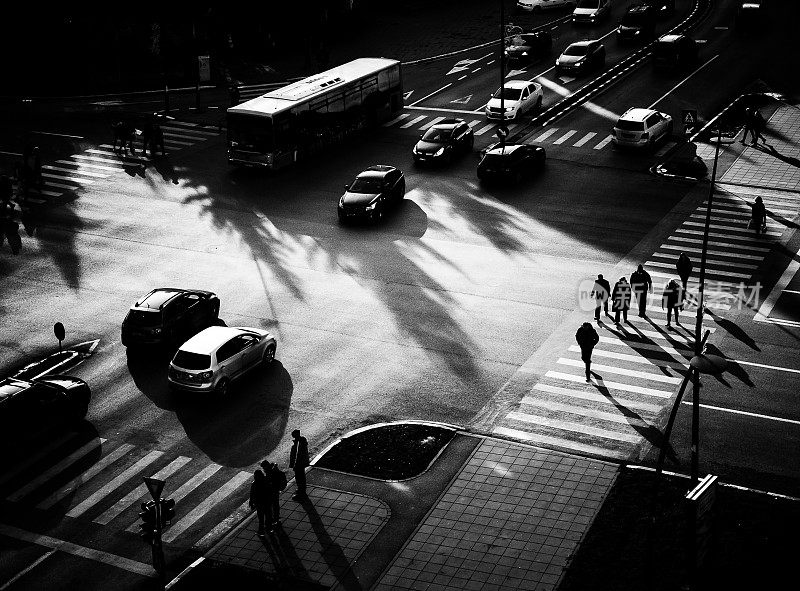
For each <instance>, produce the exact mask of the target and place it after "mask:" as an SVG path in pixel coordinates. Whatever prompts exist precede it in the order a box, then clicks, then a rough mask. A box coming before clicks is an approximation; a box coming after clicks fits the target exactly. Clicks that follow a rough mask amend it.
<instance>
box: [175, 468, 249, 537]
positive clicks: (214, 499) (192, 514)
mask: <svg viewBox="0 0 800 591" xmlns="http://www.w3.org/2000/svg"><path fill="white" fill-rule="evenodd" d="M250 478H252V474H250V472H239V473H238V474H236V476H234V477H233V478H231V479H230V480H229V481H228V482H226V483H225V484H223V485H222V486H221V487H220V488H218V489H217V490H216V491H214V492H213V493H212V494H211V495H209V496H208V497H206V498H205V499H204V500H203V502H202V503H200V504H199V505H197V506H196V507H195V508H194V509H192V510H191V511H189V513H187V514H186V515H184V516H183V518H181V519H179V520H178V521H177V522H175V523H173V524H172V525H171V526H170V528H169V529H168V530H167V531H166V533H165V534H164V535H163V536H162V537H161V539H162V540H163V541H165V542H167V543H170V542H173V541H174V540H175V538H177V537H178V536H179V535H181V534H182V533H183V532H185V531H186V530H187V529H189V528H190V527H192V525H194V524H195V523H196V522H197V521H198V520H199V519H200V518H201V517H203V516H204V515H205V514H206V513H208V510H209V509H211V507H213V506H214V505H216V504H217V503H219V502H220V501H222V500H223V499H225V498H226V497H228V496H229V495H231V494H232V493H233V492H234V491H235V490H236V489H237V488H239V487H240V486H241V485H242V484H244V483H245V482H247V481H248V480H250Z"/></svg>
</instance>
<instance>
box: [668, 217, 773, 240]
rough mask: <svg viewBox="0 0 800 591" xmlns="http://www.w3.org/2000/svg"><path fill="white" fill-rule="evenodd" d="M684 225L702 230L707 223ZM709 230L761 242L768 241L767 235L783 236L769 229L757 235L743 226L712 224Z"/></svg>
mask: <svg viewBox="0 0 800 591" xmlns="http://www.w3.org/2000/svg"><path fill="white" fill-rule="evenodd" d="M683 225H684V226H693V227H700V228H703V227H705V223H704V222H691V221H686V222H683ZM709 228H714V229H715V230H724V231H726V232H733V233H735V234H747V235H748V236H751V237H753V238H754V239H756V240H761V241H764V240H766V236H765V234H766V235H769V236H780V235H781V232H775V231H774V230H769V229H767V231H766V232H765V233H764V234H761V235H756V233H755V232H753V230H751V229H750V228H745V227H744V226H741V225H736V226H732V225H729V224H713V223H712V224H709Z"/></svg>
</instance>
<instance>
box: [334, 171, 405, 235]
mask: <svg viewBox="0 0 800 591" xmlns="http://www.w3.org/2000/svg"><path fill="white" fill-rule="evenodd" d="M405 194H406V178H405V176H404V175H403V172H402V171H401V170H400V169H399V168H395V167H394V166H388V165H385V164H377V165H375V166H370V167H369V168H367V169H366V170H364V171H363V172H360V173H359V174H358V176H356V178H355V180H354V181H353V182H352V183H350V184H349V185H345V187H344V195H342V197H341V198H340V199H339V221H340V222H347V221H350V220H356V219H366V220H370V221H378V220H382V219H383V218H384V216H385V215H386V214H387V213H388V211H389V210H390V209H391V208H393V207H395V206H396V205H398V204H399V203H400V202H401V201H402V200H403V197H404V196H405Z"/></svg>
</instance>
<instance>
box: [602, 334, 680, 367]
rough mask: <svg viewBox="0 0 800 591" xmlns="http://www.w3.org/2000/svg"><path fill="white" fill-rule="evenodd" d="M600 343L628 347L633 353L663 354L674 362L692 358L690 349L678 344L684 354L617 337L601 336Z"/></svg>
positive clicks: (671, 348)
mask: <svg viewBox="0 0 800 591" xmlns="http://www.w3.org/2000/svg"><path fill="white" fill-rule="evenodd" d="M600 342H601V343H605V344H607V345H620V346H624V347H630V348H631V349H633V350H634V351H639V350H642V351H655V352H656V353H665V354H667V355H669V356H671V357H672V358H673V359H675V360H676V361H681V360H683V359H687V360H688V358H689V357H692V355H693V352H692V349H691V347H689V345H684V344H678V345H677V346H679V347H683V348H684V349H685V352H683V353H682V352H680V351H678V350H677V349H675V348H674V347H670V346H669V345H655V344H651V343H640V342H636V341H632V340H629V339H621V338H619V337H606V336H601V337H600ZM676 344H677V343H676Z"/></svg>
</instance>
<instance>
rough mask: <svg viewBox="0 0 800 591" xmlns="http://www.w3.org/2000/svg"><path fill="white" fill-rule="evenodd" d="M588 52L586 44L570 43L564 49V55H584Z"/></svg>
mask: <svg viewBox="0 0 800 591" xmlns="http://www.w3.org/2000/svg"><path fill="white" fill-rule="evenodd" d="M587 53H589V46H588V45H570V46H569V47H567V48H566V49H565V50H564V55H586V54H587Z"/></svg>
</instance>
